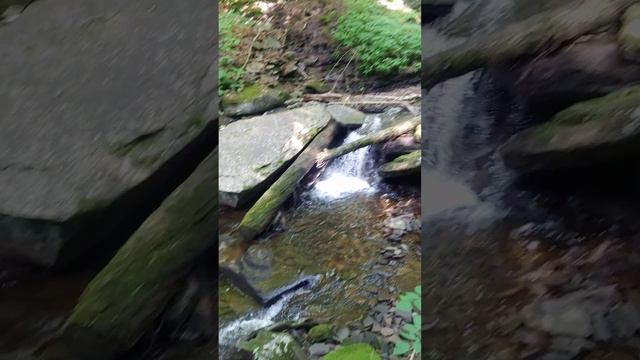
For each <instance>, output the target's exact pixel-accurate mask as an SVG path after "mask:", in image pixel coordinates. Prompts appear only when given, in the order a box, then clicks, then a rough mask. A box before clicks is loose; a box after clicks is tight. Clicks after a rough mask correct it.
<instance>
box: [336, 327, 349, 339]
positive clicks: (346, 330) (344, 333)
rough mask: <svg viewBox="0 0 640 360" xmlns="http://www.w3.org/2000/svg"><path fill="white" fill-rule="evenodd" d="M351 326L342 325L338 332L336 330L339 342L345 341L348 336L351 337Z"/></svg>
mask: <svg viewBox="0 0 640 360" xmlns="http://www.w3.org/2000/svg"><path fill="white" fill-rule="evenodd" d="M349 333H350V331H349V328H348V327H342V328H340V329H339V330H338V331H337V332H336V340H337V341H338V342H343V341H344V340H345V339H346V338H348V337H349Z"/></svg>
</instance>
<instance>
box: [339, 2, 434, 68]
mask: <svg viewBox="0 0 640 360" xmlns="http://www.w3.org/2000/svg"><path fill="white" fill-rule="evenodd" d="M417 18H418V14H417V13H415V12H408V13H405V12H400V11H393V10H388V9H386V8H384V7H383V6H381V5H379V4H378V3H376V2H375V1H371V0H344V11H343V13H342V15H340V16H339V18H338V20H337V24H336V27H335V30H334V31H333V33H332V35H333V38H334V40H335V41H336V42H337V43H338V44H339V45H340V46H341V47H342V48H343V50H344V51H345V52H347V51H352V52H353V55H352V56H353V60H355V61H356V64H357V68H358V70H359V71H360V72H361V73H362V74H364V75H371V74H390V73H393V72H397V71H399V70H405V69H409V70H412V71H415V72H417V71H418V70H419V66H420V59H421V54H422V52H421V44H420V41H421V31H420V24H418V23H417V20H416V19H417Z"/></svg>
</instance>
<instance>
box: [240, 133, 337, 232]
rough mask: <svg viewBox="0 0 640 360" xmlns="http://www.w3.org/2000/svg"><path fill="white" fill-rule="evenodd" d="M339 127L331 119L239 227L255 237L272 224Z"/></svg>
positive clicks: (248, 213) (257, 202)
mask: <svg viewBox="0 0 640 360" xmlns="http://www.w3.org/2000/svg"><path fill="white" fill-rule="evenodd" d="M337 131H338V125H337V123H335V122H334V121H331V122H330V123H329V124H328V125H327V127H325V128H324V130H322V131H321V132H320V133H319V134H318V135H316V137H315V138H314V139H313V140H312V141H311V143H309V145H308V146H307V147H306V148H305V149H304V150H303V151H302V153H301V154H300V155H299V156H298V157H297V158H296V160H295V161H294V162H293V164H291V166H289V168H288V169H287V170H286V171H285V172H284V173H283V174H282V176H280V177H279V178H278V180H277V181H276V182H275V183H273V185H271V187H270V188H269V189H268V190H267V191H266V192H265V193H264V194H263V195H262V196H261V197H260V199H258V201H256V203H255V204H254V205H253V206H252V207H251V209H249V211H248V212H247V213H246V214H245V216H244V218H243V219H242V222H241V223H240V226H239V228H238V231H239V233H240V234H241V235H242V236H243V237H244V238H245V239H253V238H254V237H256V236H258V235H259V234H260V233H262V232H263V231H264V230H265V229H266V228H267V226H269V224H270V223H271V222H272V221H273V219H274V218H275V216H276V214H277V212H278V209H279V208H280V206H282V204H283V203H284V202H285V201H286V200H287V199H288V198H289V197H290V196H291V194H292V193H293V191H294V190H295V188H296V185H297V184H298V182H299V181H300V180H301V179H302V178H303V177H304V176H305V175H306V174H307V173H308V172H309V170H311V168H312V167H313V166H314V165H315V164H316V158H317V156H318V154H319V153H320V152H322V151H323V150H324V149H326V148H327V147H328V146H329V145H330V144H331V141H332V140H333V138H334V137H335V135H336V133H337Z"/></svg>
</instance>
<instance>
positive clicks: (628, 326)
mask: <svg viewBox="0 0 640 360" xmlns="http://www.w3.org/2000/svg"><path fill="white" fill-rule="evenodd" d="M606 320H607V323H608V324H609V326H610V328H611V329H612V330H613V334H614V335H615V336H617V337H619V338H628V337H630V336H631V335H633V334H634V333H635V332H636V331H638V329H640V313H639V312H638V309H636V308H635V307H634V306H633V305H632V304H631V303H628V302H627V303H623V304H618V305H616V306H615V307H614V308H613V309H611V311H610V312H609V314H608V315H607V316H606Z"/></svg>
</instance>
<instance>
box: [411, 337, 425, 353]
mask: <svg viewBox="0 0 640 360" xmlns="http://www.w3.org/2000/svg"><path fill="white" fill-rule="evenodd" d="M411 346H412V347H413V350H414V351H415V352H416V353H417V354H420V352H422V340H421V339H418V340H416V341H414V342H413V344H411Z"/></svg>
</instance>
